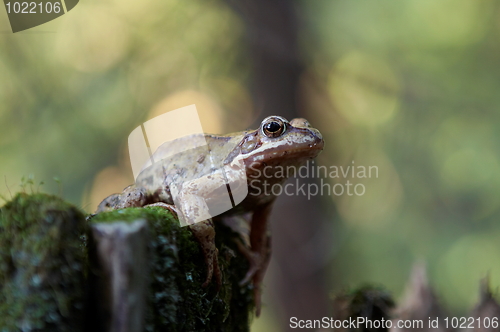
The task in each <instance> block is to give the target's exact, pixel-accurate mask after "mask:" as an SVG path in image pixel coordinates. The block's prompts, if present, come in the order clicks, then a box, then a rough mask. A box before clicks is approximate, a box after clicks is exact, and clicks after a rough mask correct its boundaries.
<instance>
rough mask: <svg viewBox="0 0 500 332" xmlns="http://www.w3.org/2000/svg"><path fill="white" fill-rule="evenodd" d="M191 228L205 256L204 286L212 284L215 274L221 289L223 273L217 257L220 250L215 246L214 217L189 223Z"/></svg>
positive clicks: (218, 287)
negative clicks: (205, 273)
mask: <svg viewBox="0 0 500 332" xmlns="http://www.w3.org/2000/svg"><path fill="white" fill-rule="evenodd" d="M189 229H191V232H192V233H193V235H194V237H195V238H196V240H198V242H199V243H200V246H201V250H202V252H203V256H204V258H205V264H206V267H207V278H206V279H205V282H204V283H203V285H202V286H203V287H207V286H208V285H209V284H210V281H211V280H212V277H213V275H215V278H216V281H217V291H219V289H220V286H221V285H222V274H221V271H220V268H219V259H218V257H217V255H218V253H219V251H218V250H217V247H216V246H215V229H214V224H213V221H212V219H207V220H205V221H202V222H198V223H196V224H193V225H189Z"/></svg>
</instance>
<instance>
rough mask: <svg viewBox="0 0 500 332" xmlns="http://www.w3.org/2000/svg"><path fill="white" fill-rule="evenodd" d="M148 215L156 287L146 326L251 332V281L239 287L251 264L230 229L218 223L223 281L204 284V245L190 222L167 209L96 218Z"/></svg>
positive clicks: (121, 212) (126, 218)
mask: <svg viewBox="0 0 500 332" xmlns="http://www.w3.org/2000/svg"><path fill="white" fill-rule="evenodd" d="M139 218H140V219H146V220H148V223H149V225H150V229H151V230H152V236H151V238H152V240H151V243H150V248H151V252H152V261H151V264H152V267H151V271H152V275H151V280H152V284H151V292H150V296H149V308H148V312H147V324H146V325H147V327H146V330H147V331H179V332H180V331H231V332H233V331H236V332H237V331H248V330H249V323H250V322H249V320H250V317H251V310H252V308H253V307H252V303H253V300H252V293H251V286H249V285H247V286H244V287H240V286H239V285H238V282H239V281H240V280H242V279H243V277H244V275H245V273H246V271H247V268H248V265H247V261H246V258H245V257H243V256H242V255H241V254H240V253H239V252H238V251H237V247H236V244H235V242H234V238H235V237H236V236H237V235H236V234H235V233H233V232H232V231H231V230H229V229H228V228H226V227H224V226H221V225H218V226H217V228H216V232H217V236H216V243H217V247H218V248H219V263H220V265H221V269H222V272H223V284H222V287H221V289H220V290H219V292H217V286H216V283H215V278H214V280H213V282H212V284H211V285H209V286H208V287H206V288H203V287H202V286H201V285H202V283H203V281H204V280H205V277H206V267H205V263H204V260H203V255H202V253H201V250H200V246H199V244H198V242H197V241H196V239H195V238H194V236H193V235H192V234H191V231H190V230H189V228H187V227H180V226H179V222H178V221H177V220H176V218H175V217H174V216H172V214H171V213H170V212H168V211H165V210H164V209H162V208H158V207H151V208H128V209H123V210H116V211H111V212H105V213H101V214H99V215H97V216H96V217H94V218H92V219H91V222H93V223H94V222H113V221H117V220H120V221H133V220H137V219H139Z"/></svg>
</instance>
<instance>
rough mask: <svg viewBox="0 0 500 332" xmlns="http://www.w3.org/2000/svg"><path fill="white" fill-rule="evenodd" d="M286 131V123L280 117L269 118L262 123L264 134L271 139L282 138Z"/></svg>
mask: <svg viewBox="0 0 500 332" xmlns="http://www.w3.org/2000/svg"><path fill="white" fill-rule="evenodd" d="M285 130H286V124H285V121H283V120H282V119H281V118H278V117H269V118H267V119H265V120H264V121H263V122H262V132H263V133H264V135H266V136H267V137H269V138H275V137H278V136H281V135H282V134H283V133H284V132H285Z"/></svg>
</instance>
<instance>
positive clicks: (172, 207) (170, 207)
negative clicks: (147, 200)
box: [145, 202, 178, 216]
mask: <svg viewBox="0 0 500 332" xmlns="http://www.w3.org/2000/svg"><path fill="white" fill-rule="evenodd" d="M146 206H158V207H161V208H164V209H165V210H168V211H170V212H172V214H174V215H176V216H177V215H178V213H177V208H176V207H175V205H172V204H167V203H163V202H158V203H153V204H148V205H146ZM146 206H145V207H146Z"/></svg>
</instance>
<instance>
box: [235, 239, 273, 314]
mask: <svg viewBox="0 0 500 332" xmlns="http://www.w3.org/2000/svg"><path fill="white" fill-rule="evenodd" d="M236 243H237V245H238V250H239V251H240V252H241V253H242V254H243V255H244V256H245V257H246V258H247V260H248V263H249V264H250V267H249V268H248V271H247V273H246V275H245V278H243V280H241V281H240V286H243V285H245V284H246V283H248V282H249V281H250V280H252V283H253V296H254V301H255V315H256V316H257V317H259V316H260V309H261V306H262V301H261V296H262V294H261V288H260V286H261V284H262V281H263V279H264V274H265V273H266V269H267V265H268V264H269V258H270V252H269V248H268V249H267V250H266V251H265V252H262V253H260V252H255V251H252V250H251V249H250V248H248V247H247V246H245V245H244V244H243V243H242V242H241V241H239V240H236ZM267 244H268V245H269V247H270V240H269V239H267Z"/></svg>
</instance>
